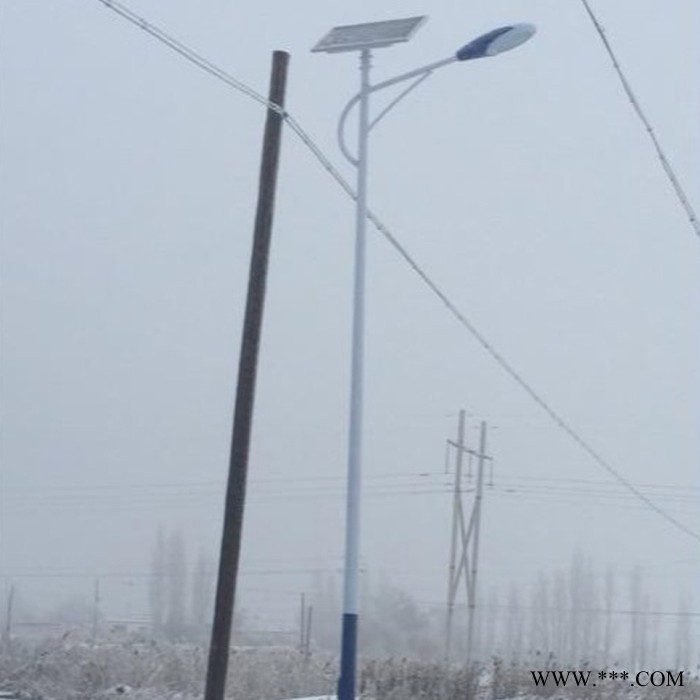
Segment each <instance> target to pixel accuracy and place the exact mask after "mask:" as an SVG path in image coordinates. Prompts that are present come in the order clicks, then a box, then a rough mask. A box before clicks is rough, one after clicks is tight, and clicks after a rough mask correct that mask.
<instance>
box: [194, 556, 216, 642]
mask: <svg viewBox="0 0 700 700" xmlns="http://www.w3.org/2000/svg"><path fill="white" fill-rule="evenodd" d="M213 602H214V569H213V564H212V563H211V561H210V560H209V559H208V558H207V557H206V555H205V554H204V552H203V551H200V552H199V556H198V557H197V565H196V567H195V570H194V572H193V573H192V603H191V607H190V627H191V629H192V632H193V634H194V636H195V638H196V639H203V638H206V636H207V630H208V629H209V625H210V623H211V617H212V612H213V610H212V608H213Z"/></svg>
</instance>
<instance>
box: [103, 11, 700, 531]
mask: <svg viewBox="0 0 700 700" xmlns="http://www.w3.org/2000/svg"><path fill="white" fill-rule="evenodd" d="M98 2H101V3H102V4H103V5H104V6H105V7H107V8H109V9H111V10H113V11H114V12H117V13H118V14H119V15H121V16H122V17H124V18H125V19H127V20H128V21H129V22H131V23H132V24H134V25H136V26H137V27H139V28H141V29H143V30H144V31H146V32H147V33H148V34H150V35H151V36H153V37H154V38H156V39H157V40H158V41H160V42H162V43H164V44H165V45H166V46H168V47H170V48H171V49H173V50H174V51H176V52H177V53H178V54H180V55H181V56H182V57H183V58H185V59H187V60H188V61H190V62H191V63H193V64H195V65H196V66H198V67H199V68H201V69H202V70H204V71H206V72H207V73H210V74H211V75H213V76H214V77H216V78H218V79H219V80H221V81H222V82H224V83H226V84H227V85H229V86H230V87H233V88H234V89H236V90H238V91H240V92H242V93H244V94H245V95H247V96H248V97H250V98H251V99H254V100H255V101H257V102H259V103H260V104H262V105H264V106H265V107H266V108H268V109H271V110H274V111H276V112H277V113H278V114H281V115H282V116H283V117H284V119H285V121H286V122H287V123H288V124H289V126H290V128H291V129H292V131H293V132H294V133H295V134H296V135H297V136H298V137H299V138H300V139H301V141H302V142H303V143H304V145H306V146H307V148H308V149H309V150H310V151H311V153H312V154H313V155H314V157H315V158H316V159H317V160H318V161H319V163H320V164H321V165H322V166H323V167H324V168H325V170H327V171H328V173H329V174H330V175H331V176H332V177H333V179H334V180H336V182H337V183H338V184H339V185H340V186H341V187H342V188H343V190H345V192H346V193H347V195H348V196H349V197H350V198H351V199H353V200H355V199H356V198H357V194H356V192H355V190H354V189H353V187H352V186H351V185H350V183H349V182H348V181H347V180H346V179H345V178H344V177H343V175H342V174H341V173H340V171H339V170H338V169H337V168H336V167H335V166H334V165H333V163H332V162H331V161H330V159H329V158H328V157H327V156H326V155H325V154H324V153H323V151H322V150H321V149H320V148H319V147H318V145H317V144H316V143H315V142H314V141H313V139H312V138H311V137H310V136H309V135H308V134H307V133H306V131H305V130H304V129H303V128H302V127H301V125H300V124H299V123H298V122H297V121H296V120H295V119H294V118H293V117H292V116H291V115H290V114H289V113H288V112H286V111H285V110H283V109H282V108H281V107H280V106H279V105H275V104H273V103H270V102H268V100H266V99H265V98H264V97H263V96H262V95H261V94H260V93H258V92H256V91H255V90H253V89H252V88H250V87H248V86H247V85H245V83H242V82H241V81H239V80H237V79H236V78H234V77H233V76H231V75H230V74H229V73H227V72H226V71H224V70H223V69H221V68H219V67H218V66H216V65H215V64H213V63H212V62H211V61H209V60H208V59H205V58H204V57H202V56H200V55H199V54H198V53H196V52H195V51H193V50H192V49H190V48H188V47H186V46H185V45H184V44H182V42H180V41H178V40H177V39H175V38H173V37H171V36H170V35H168V34H167V33H166V32H164V31H163V30H161V29H159V28H157V27H155V25H153V24H151V23H149V22H147V21H146V20H145V19H144V18H143V17H140V16H139V15H137V14H135V13H133V12H132V11H131V10H129V9H128V8H126V7H124V6H123V5H121V4H120V3H118V2H115V1H114V0H98ZM584 2H585V0H584ZM634 104H636V101H635V103H634ZM640 113H641V111H640ZM649 128H650V127H649ZM652 133H653V132H652ZM654 141H655V143H658V141H657V140H656V138H655V137H654ZM661 154H662V155H663V151H661ZM662 162H665V163H668V161H667V160H666V159H665V156H664V157H663V160H662ZM667 172H669V173H670V175H672V173H673V171H672V170H670V166H668V170H667ZM672 182H676V183H677V179H676V178H675V176H673V178H672ZM677 187H678V188H680V185H678V186H677ZM677 191H680V192H681V193H682V190H680V189H677ZM682 201H683V202H684V203H685V206H686V210H688V209H689V207H690V205H689V204H688V203H687V199H686V198H685V196H684V198H683V200H682ZM690 212H691V213H692V209H690ZM367 217H368V218H369V220H370V221H371V222H372V223H373V224H374V226H375V228H376V229H377V230H378V231H379V232H380V233H381V234H382V235H383V236H384V237H385V238H386V239H387V240H388V241H389V243H390V244H391V245H392V246H393V247H394V249H395V250H396V251H397V252H398V253H399V255H400V256H401V257H402V258H403V259H404V261H405V262H406V263H408V265H409V267H410V268H411V269H412V270H413V271H414V272H415V273H416V274H417V275H418V277H420V279H421V280H422V281H423V282H424V283H425V285H426V286H427V287H428V288H429V289H430V290H431V291H432V292H433V293H434V294H435V296H437V297H438V299H440V301H441V302H442V303H443V304H444V305H445V307H446V308H447V310H448V311H449V312H450V313H451V314H452V315H453V316H454V317H455V318H456V319H457V321H458V322H459V323H460V324H461V325H462V326H463V327H464V328H465V329H466V330H467V331H468V332H469V333H470V334H471V336H472V337H473V338H474V339H475V340H476V341H477V343H478V344H479V345H481V347H482V348H483V349H484V350H485V351H486V352H487V353H488V354H489V355H490V356H491V357H492V358H493V359H494V360H495V361H496V363H497V364H498V365H500V366H501V368H502V369H503V370H504V371H505V372H506V373H507V374H508V375H509V376H510V377H511V379H513V380H514V381H515V382H516V383H517V384H518V385H519V386H520V387H521V389H523V390H524V391H525V393H526V394H527V395H528V396H530V398H531V399H532V400H533V401H534V402H535V403H537V404H538V405H539V406H540V408H541V409H542V410H543V411H544V412H545V413H546V414H547V415H548V416H549V417H550V418H551V419H552V421H554V423H555V424H556V425H557V426H558V427H559V428H560V429H561V430H562V431H564V432H565V433H566V434H567V435H569V437H570V438H571V439H572V440H573V441H574V442H575V443H576V444H578V446H579V447H580V448H581V449H582V450H583V451H584V452H586V453H587V454H588V455H589V457H591V458H592V459H593V461H594V462H596V463H597V464H598V465H599V466H600V467H602V468H603V469H604V470H605V471H607V472H608V473H609V474H610V475H611V476H612V477H613V478H614V479H615V480H616V481H618V482H619V483H620V484H622V485H623V486H625V487H626V488H627V489H628V490H629V491H631V492H632V493H633V494H634V495H635V496H636V497H637V498H638V499H639V500H640V501H642V502H644V503H645V504H646V506H647V507H648V508H649V509H651V510H653V511H654V512H655V513H656V514H657V515H659V516H660V517H662V518H664V520H666V521H667V522H669V523H670V524H671V525H673V526H674V527H676V528H677V529H679V530H681V531H682V532H684V533H685V534H687V535H689V536H690V537H692V538H694V539H696V540H700V534H698V533H697V532H695V531H694V530H692V529H691V528H689V527H688V526H687V525H685V524H684V523H682V522H681V521H679V520H677V519H676V518H675V517H673V516H672V515H670V514H669V513H668V512H666V511H665V510H663V509H662V508H660V507H659V506H658V505H656V503H654V501H652V500H651V499H650V498H648V497H647V496H645V495H644V494H643V493H642V492H641V491H639V489H637V488H636V487H635V486H634V485H633V484H632V483H631V482H629V481H628V480H627V479H626V478H625V477H624V476H622V475H621V474H620V473H619V472H618V471H617V470H616V469H615V468H614V467H613V466H612V465H611V464H610V463H609V462H608V461H607V460H606V459H604V458H603V456H602V455H600V454H599V453H598V451H597V450H595V449H594V448H593V447H592V446H591V445H590V444H589V443H588V441H587V440H585V439H584V438H583V437H582V436H581V435H580V434H579V433H578V432H577V431H576V430H575V429H574V428H573V427H572V426H571V425H570V424H569V423H568V421H566V420H565V419H564V418H563V417H562V416H561V415H560V414H559V413H558V412H557V411H556V410H555V409H554V408H552V407H551V406H550V405H549V403H548V402H547V401H546V400H545V399H544V398H543V397H542V396H541V395H540V394H539V392H537V391H536V390H535V389H534V387H533V386H532V385H530V384H529V382H527V381H526V380H525V379H524V377H522V376H521V375H520V373H519V372H518V371H517V370H516V369H515V368H514V367H513V366H512V365H511V364H510V363H509V362H508V361H507V360H506V359H505V357H504V356H503V355H502V354H501V353H500V352H499V351H498V350H496V348H495V347H494V346H493V345H492V344H491V343H490V342H489V341H488V340H487V339H486V337H485V336H484V335H483V334H482V333H481V332H480V331H479V330H478V329H477V327H476V326H475V325H474V323H472V321H470V320H469V319H468V318H467V317H466V316H465V315H464V314H463V313H462V312H461V311H460V310H459V309H458V308H457V306H456V305H455V304H454V303H453V302H452V301H451V300H450V298H449V297H448V296H447V294H446V293H445V292H443V291H442V289H441V288H440V287H439V286H438V285H437V284H436V283H435V282H433V280H432V279H431V278H430V276H429V275H428V274H427V272H425V271H424V270H423V268H422V267H421V266H420V265H419V264H418V263H417V262H416V261H415V259H414V258H413V257H412V256H411V255H410V254H409V252H408V250H407V249H406V248H405V247H404V246H403V245H402V244H401V243H399V241H398V239H397V238H396V237H395V236H394V235H393V234H392V232H391V231H390V230H389V228H388V227H387V226H386V225H385V224H384V223H383V222H382V221H381V219H379V217H378V216H377V215H376V214H375V213H374V212H373V211H371V210H368V211H367ZM692 221H693V222H695V223H694V225H697V222H696V220H695V216H694V214H693V218H692ZM696 230H697V232H698V235H699V236H700V229H696Z"/></svg>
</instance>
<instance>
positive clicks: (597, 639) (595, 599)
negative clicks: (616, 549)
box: [314, 553, 697, 669]
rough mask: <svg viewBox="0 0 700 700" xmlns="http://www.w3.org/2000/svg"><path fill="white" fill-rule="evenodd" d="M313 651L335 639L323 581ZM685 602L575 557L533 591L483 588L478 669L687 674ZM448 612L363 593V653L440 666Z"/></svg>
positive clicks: (460, 617)
mask: <svg viewBox="0 0 700 700" xmlns="http://www.w3.org/2000/svg"><path fill="white" fill-rule="evenodd" d="M314 605H315V619H316V623H315V627H316V629H315V633H314V642H315V643H316V645H317V648H322V649H328V650H333V649H334V648H335V647H336V645H337V639H338V637H337V635H338V634H339V631H338V625H337V619H338V616H339V613H338V596H337V593H336V591H335V589H334V586H333V585H332V584H331V583H330V582H329V581H323V582H318V583H317V586H316V592H315V595H314ZM690 605H691V599H690V596H689V595H688V594H686V593H682V594H681V595H680V597H678V598H673V599H672V600H669V599H668V597H665V598H664V597H662V596H661V595H659V594H658V593H657V592H653V591H652V588H651V586H650V584H649V582H648V581H647V580H646V579H645V577H644V575H643V571H642V569H639V568H636V569H633V570H632V571H630V572H625V573H622V572H620V571H616V570H615V569H614V568H612V567H608V568H607V570H605V571H602V572H599V571H598V570H596V569H595V567H594V566H593V564H592V562H591V560H590V558H588V557H585V556H584V555H582V554H580V553H577V554H575V555H574V556H573V558H572V561H571V564H570V566H569V569H568V570H567V571H560V572H556V573H552V574H550V575H541V576H539V577H538V578H537V580H536V581H535V582H534V583H532V584H531V585H529V586H524V585H515V584H513V585H511V586H510V588H509V589H508V590H507V592H506V593H505V595H504V594H503V593H499V591H497V590H496V589H495V588H493V587H491V588H490V587H489V586H488V581H487V579H486V577H484V585H483V586H482V589H481V591H480V597H479V605H478V608H477V617H476V648H477V650H478V656H479V658H480V659H481V660H488V659H490V658H493V657H497V658H500V659H503V660H505V661H508V662H513V663H530V662H533V661H534V660H537V659H539V660H549V662H550V663H552V664H555V665H556V664H558V665H562V664H577V665H581V664H588V665H589V666H591V667H597V668H604V667H612V666H615V665H617V666H619V667H624V668H627V669H633V668H643V667H645V666H647V665H649V664H652V665H653V664H661V663H663V664H667V665H670V667H673V668H677V669H689V668H690V667H691V664H693V663H694V659H695V656H696V655H697V649H695V648H694V644H693V638H692V626H691V622H692V613H691V610H690ZM445 614H446V613H445V606H444V605H443V606H441V605H426V604H419V603H417V602H416V601H414V600H413V599H412V598H411V597H410V596H409V595H408V594H407V593H405V592H404V591H402V590H400V589H397V588H395V587H392V586H390V585H388V584H386V583H384V584H381V585H379V586H377V587H374V588H371V587H369V586H368V585H366V586H365V591H364V601H363V605H362V624H361V627H360V635H361V641H362V648H363V651H364V653H366V654H369V655H387V654H391V655H402V656H413V657H422V658H433V659H439V658H441V657H442V656H443V655H444V651H445V642H444V630H445ZM467 615H468V610H467V608H466V606H457V608H456V610H455V616H454V618H453V628H454V633H453V654H452V658H453V659H454V660H455V661H458V660H459V659H460V658H464V656H465V653H466V648H465V646H466V644H465V643H466V623H467Z"/></svg>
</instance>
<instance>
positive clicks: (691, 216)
mask: <svg viewBox="0 0 700 700" xmlns="http://www.w3.org/2000/svg"><path fill="white" fill-rule="evenodd" d="M581 2H582V3H583V6H584V7H585V8H586V12H587V13H588V16H589V18H590V20H591V22H592V23H593V26H594V27H595V30H596V31H597V32H598V36H599V37H600V40H601V41H602V42H603V46H604V47H605V50H606V51H607V53H608V56H610V60H611V61H612V64H613V68H614V69H615V72H616V73H617V77H618V78H619V79H620V83H622V88H623V90H624V91H625V94H626V95H627V97H628V98H629V101H630V103H631V104H632V107H633V108H634V111H635V112H636V114H637V116H638V117H639V119H640V121H641V122H642V124H643V125H644V129H645V131H646V132H647V134H649V138H650V139H651V142H652V144H653V145H654V149H655V150H656V155H657V156H658V157H659V160H660V161H661V165H662V167H663V169H664V172H665V173H666V176H667V177H668V179H669V181H670V183H671V185H672V186H673V190H674V191H675V193H676V196H677V197H678V201H679V202H680V203H681V206H682V207H683V209H685V213H686V215H687V216H688V220H689V221H690V225H691V226H692V227H693V230H694V231H695V233H696V235H697V236H698V237H700V223H698V218H697V216H696V215H695V211H694V210H693V207H692V205H691V204H690V201H689V200H688V197H687V195H686V193H685V191H684V190H683V187H682V186H681V183H680V181H679V179H678V176H677V175H676V173H675V172H674V170H673V167H672V166H671V163H670V161H669V160H668V158H667V157H666V153H665V152H664V150H663V148H662V147H661V143H660V142H659V139H658V138H657V137H656V132H655V131H654V128H653V127H652V125H651V122H650V121H649V119H648V118H647V116H646V114H645V113H644V111H643V110H642V107H641V105H640V104H639V100H637V97H636V96H635V94H634V92H633V91H632V87H631V86H630V83H629V81H628V80H627V78H626V77H625V74H624V72H623V70H622V66H621V65H620V62H619V61H618V60H617V56H616V55H615V52H614V51H613V48H612V46H611V44H610V41H609V40H608V38H607V36H606V35H605V29H603V26H602V25H601V23H600V22H599V21H598V18H597V17H596V15H595V14H594V12H593V10H592V9H591V6H590V4H589V2H588V0H581Z"/></svg>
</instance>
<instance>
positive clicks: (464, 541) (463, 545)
mask: <svg viewBox="0 0 700 700" xmlns="http://www.w3.org/2000/svg"><path fill="white" fill-rule="evenodd" d="M465 433H466V415H465V412H464V411H463V410H462V411H460V412H459V427H458V431H457V440H448V441H447V442H448V457H449V450H450V448H453V449H454V450H455V451H456V455H457V456H456V460H455V464H456V466H455V479H454V491H453V494H454V495H453V502H452V538H451V543H450V564H449V569H448V580H447V619H446V624H445V661H446V662H447V663H449V662H450V657H451V654H452V631H453V622H454V609H455V600H456V598H457V592H458V589H459V587H460V583H461V582H462V581H464V587H465V592H466V597H467V609H468V618H467V639H466V663H467V664H469V663H471V662H472V660H473V645H474V625H475V617H476V580H477V567H478V563H479V535H480V530H481V504H482V500H483V492H484V467H485V464H486V462H487V461H491V458H490V457H488V456H487V454H486V436H487V425H486V423H485V422H484V421H482V422H481V429H480V436H479V447H478V449H477V450H474V449H472V448H470V447H469V445H468V444H467V441H466V435H465ZM465 456H466V457H467V461H468V473H467V478H468V480H471V478H472V474H471V466H472V462H473V460H474V459H476V462H477V467H476V485H475V486H474V487H473V488H470V489H468V491H469V492H471V493H473V494H474V498H473V500H472V504H471V513H470V514H469V519H468V521H466V518H465V506H464V503H463V501H462V494H463V493H465V492H466V491H467V489H464V488H462V479H463V476H464V473H463V472H464V458H465Z"/></svg>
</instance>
